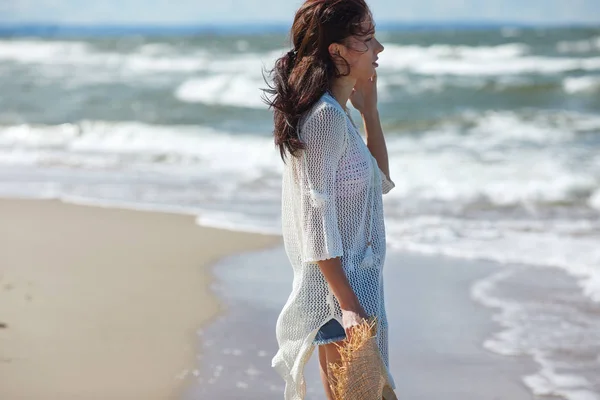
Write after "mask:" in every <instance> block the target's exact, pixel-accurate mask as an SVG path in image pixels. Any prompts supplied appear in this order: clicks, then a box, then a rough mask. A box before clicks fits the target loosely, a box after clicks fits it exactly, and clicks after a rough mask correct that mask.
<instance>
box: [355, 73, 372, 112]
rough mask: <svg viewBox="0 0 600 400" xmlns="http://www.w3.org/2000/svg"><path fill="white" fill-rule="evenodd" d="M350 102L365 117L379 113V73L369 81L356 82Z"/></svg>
mask: <svg viewBox="0 0 600 400" xmlns="http://www.w3.org/2000/svg"><path fill="white" fill-rule="evenodd" d="M350 102H351V103H352V106H353V107H354V108H356V109H357V110H358V111H359V112H360V113H361V114H363V115H364V114H368V113H371V112H375V111H377V72H376V73H375V74H374V75H373V76H372V77H371V78H369V79H361V80H358V81H356V85H354V88H353V89H352V94H351V95H350Z"/></svg>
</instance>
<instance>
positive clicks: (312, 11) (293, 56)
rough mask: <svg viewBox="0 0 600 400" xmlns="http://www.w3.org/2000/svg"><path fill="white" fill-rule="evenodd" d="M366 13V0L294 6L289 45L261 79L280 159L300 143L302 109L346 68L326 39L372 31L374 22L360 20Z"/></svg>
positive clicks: (320, 1)
mask: <svg viewBox="0 0 600 400" xmlns="http://www.w3.org/2000/svg"><path fill="white" fill-rule="evenodd" d="M369 17H371V11H370V9H369V6H368V5H367V4H366V2H365V1H364V0H306V1H305V2H304V4H302V6H301V7H300V9H299V10H298V11H297V12H296V15H295V17H294V23H293V25H292V29H291V32H290V35H291V42H292V46H293V49H292V50H290V51H289V52H288V53H286V54H285V55H284V56H282V57H281V58H279V59H277V61H276V62H275V67H274V68H273V69H272V70H271V71H269V75H270V76H271V79H272V83H269V82H268V81H267V80H266V79H265V81H267V85H268V87H269V88H268V89H263V91H264V94H263V100H264V101H265V103H267V104H268V105H269V108H272V109H273V114H274V115H273V119H274V122H275V129H274V131H273V135H274V138H275V145H276V146H278V147H279V151H280V153H281V158H282V159H283V160H284V162H285V158H286V153H289V154H291V155H292V156H297V155H298V152H299V151H300V150H302V149H303V148H304V144H303V143H302V141H301V140H300V138H299V137H298V123H299V121H300V117H301V116H302V114H303V113H304V112H306V111H308V110H309V109H310V108H311V107H312V106H313V105H314V104H315V103H316V102H317V100H319V98H320V97H321V96H322V95H323V94H324V93H325V92H326V91H328V90H330V89H331V83H332V81H333V79H334V78H336V77H340V76H347V75H348V74H349V73H350V65H349V64H348V62H347V61H346V60H344V59H343V57H341V56H340V55H339V54H334V55H331V54H330V52H329V45H330V44H332V43H340V44H345V45H347V43H346V39H348V38H349V37H350V36H352V35H356V36H363V35H367V34H370V33H373V26H371V27H370V28H369V29H368V30H367V31H365V28H364V25H363V22H364V21H365V20H366V18H369ZM334 57H335V58H337V59H338V61H339V64H340V65H342V66H344V68H343V71H340V70H339V69H338V67H337V64H336V62H335V60H334Z"/></svg>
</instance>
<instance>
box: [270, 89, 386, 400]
mask: <svg viewBox="0 0 600 400" xmlns="http://www.w3.org/2000/svg"><path fill="white" fill-rule="evenodd" d="M299 135H300V139H301V140H302V141H303V142H304V143H305V145H306V148H305V149H304V150H302V151H301V153H300V155H299V156H298V157H288V159H287V162H286V164H285V167H284V173H283V186H282V232H283V240H284V246H285V250H286V253H287V256H288V258H289V260H290V263H291V265H292V268H293V272H294V278H293V284H292V292H291V294H290V296H289V298H288V300H287V302H286V304H285V305H284V307H283V309H282V311H281V313H280V315H279V318H278V320H277V325H276V336H277V341H278V344H279V350H278V351H277V354H275V356H274V357H273V360H272V365H273V367H274V368H275V370H276V371H277V372H278V373H279V374H280V375H281V376H282V378H283V379H284V380H285V383H286V386H285V399H286V400H302V399H304V397H305V394H306V385H305V381H304V366H305V364H306V362H307V361H308V359H309V358H310V356H311V354H312V351H313V350H314V345H313V340H314V338H315V336H316V334H317V331H318V330H319V328H320V327H321V326H322V325H323V324H325V323H326V322H327V321H329V320H330V319H332V318H335V319H336V320H337V321H338V322H340V324H341V323H342V313H341V309H340V306H339V304H338V302H337V300H336V298H335V296H334V295H333V293H332V292H331V290H330V289H329V285H328V284H327V281H326V280H325V278H324V277H323V274H322V273H321V270H320V269H319V266H318V265H317V263H316V262H317V261H321V260H327V259H330V258H336V257H340V259H341V263H342V267H343V269H344V272H345V273H346V276H347V277H348V280H349V282H350V285H351V286H352V289H353V290H354V292H355V293H356V295H357V297H358V299H359V301H360V304H361V305H362V306H363V308H364V309H365V311H366V313H367V314H368V315H369V316H373V317H376V318H377V323H378V326H377V344H378V347H379V351H380V352H381V357H382V360H383V361H384V363H385V365H386V372H387V374H388V381H389V382H390V383H391V385H392V387H394V386H393V385H394V384H393V379H392V377H391V375H390V374H389V362H388V337H387V332H388V326H387V318H386V313H385V306H384V293H383V278H382V268H383V264H384V261H385V253H386V248H385V246H386V243H385V227H384V221H383V202H382V194H384V193H387V192H389V191H390V190H391V189H392V188H393V187H394V184H393V182H391V181H389V180H388V179H387V178H386V176H385V174H384V173H383V172H382V171H381V170H380V169H379V167H378V166H377V161H376V160H375V158H374V157H373V156H372V155H371V152H370V151H369V149H368V148H367V146H366V145H365V142H364V140H363V138H362V136H361V135H360V133H359V132H358V130H357V129H356V127H355V126H354V125H353V124H352V122H351V120H350V118H349V116H347V115H346V113H345V112H344V109H343V108H342V107H341V106H340V104H339V103H338V102H337V101H336V100H335V98H333V97H332V96H331V95H330V94H328V93H325V94H324V95H323V96H322V97H321V99H320V100H319V101H317V103H316V104H315V105H314V106H313V107H312V108H311V110H309V111H308V112H307V113H305V114H304V115H303V116H302V118H301V120H300V124H299Z"/></svg>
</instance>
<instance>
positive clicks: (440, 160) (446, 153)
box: [0, 25, 600, 398]
mask: <svg viewBox="0 0 600 400" xmlns="http://www.w3.org/2000/svg"><path fill="white" fill-rule="evenodd" d="M0 33H1V34H2V36H0V195H1V196H5V197H28V198H58V199H62V200H64V201H67V202H73V203H85V204H99V205H106V206H117V207H130V208H138V209H151V210H168V211H178V212H183V213H191V214H193V215H196V216H197V222H198V224H199V225H203V226H213V227H222V228H228V229H234V230H243V231H251V232H262V233H278V232H280V224H281V219H280V196H281V172H282V167H283V165H282V162H281V159H280V158H279V154H278V151H277V150H276V149H275V148H274V145H273V140H272V114H271V112H270V111H269V110H268V109H267V107H266V106H265V105H264V103H263V102H262V101H261V94H262V93H261V91H260V89H261V88H265V87H266V84H265V82H264V80H263V73H265V71H266V70H269V69H270V68H272V66H273V63H274V61H275V60H276V59H277V58H278V57H279V56H281V55H282V54H283V53H285V52H287V51H288V50H289V48H290V47H289V37H288V35H287V33H286V32H285V30H281V29H279V28H277V29H276V28H273V27H271V28H269V29H263V30H261V29H256V28H255V29H250V30H246V31H244V30H243V29H241V30H240V29H234V30H226V31H219V30H211V29H204V30H193V29H188V30H185V29H184V30H166V31H161V30H160V29H158V30H141V31H136V30H135V29H126V30H119V29H116V28H111V29H108V28H107V30H104V31H102V30H99V31H93V32H92V31H89V30H86V29H79V30H78V29H67V30H65V29H62V30H61V29H57V28H48V27H46V28H44V27H37V28H35V27H25V28H23V27H21V28H16V27H11V28H4V29H0ZM378 38H379V40H380V41H381V42H382V43H383V45H384V46H385V50H384V51H383V53H381V55H380V61H379V65H380V67H379V69H378V74H379V98H380V114H381V117H382V123H383V128H384V132H385V134H386V138H387V146H388V151H389V157H390V170H391V177H392V179H393V180H394V181H395V183H396V188H395V189H394V190H393V191H392V192H391V193H390V194H389V195H386V196H385V212H386V229H387V237H388V243H389V246H390V248H391V249H392V250H397V251H411V252H417V253H422V254H436V255H445V256H451V257H458V258H464V259H484V260H491V261H496V262H500V263H505V264H513V265H514V264H516V265H523V266H529V267H533V268H542V269H544V268H547V269H554V270H556V269H558V270H561V271H564V272H566V273H568V274H570V275H571V276H573V277H575V278H576V279H577V282H578V290H579V295H581V296H583V297H584V298H585V299H587V300H586V301H589V302H590V304H598V303H600V27H527V26H510V25H507V26H487V27H486V26H470V27H451V26H445V27H436V28H432V27H429V28H427V27H421V28H417V27H405V28H404V29H393V27H388V29H382V30H380V31H379V32H378ZM356 118H359V117H358V115H356ZM505 278H507V277H505ZM479 289H481V288H479ZM478 293H479V296H480V297H482V296H483V295H482V293H481V291H480V292H478ZM488 300H489V299H488ZM482 301H484V302H485V300H482ZM488 302H489V301H488ZM591 327H592V326H591V325H590V329H591ZM528 329H535V326H530V327H529V328H528ZM594 329H596V328H594ZM583 337H585V338H588V339H589V340H592V341H593V342H591V343H589V344H590V346H592V345H593V346H597V345H598V343H597V342H596V341H597V340H598V338H597V336H593V335H592V336H590V335H588V336H586V335H583ZM582 340H583V339H582ZM507 341H509V340H508V339H507ZM593 346H592V347H589V349H591V348H594V349H595V348H596V347H593ZM489 347H490V349H491V350H492V351H494V349H495V350H496V351H497V352H499V353H502V352H503V351H504V352H506V351H508V350H506V348H503V349H504V350H502V349H499V348H498V346H496V347H494V346H492V345H490V346H489ZM598 357H599V358H598V359H597V360H596V362H597V363H599V364H600V355H598ZM565 368H566V367H565ZM590 379H591V378H590ZM590 382H591V383H590V387H591V388H592V389H594V388H595V389H596V390H598V393H600V380H598V379H597V377H596V381H593V379H592V380H591V381H590ZM573 398H575V397H573ZM590 398H591V397H590Z"/></svg>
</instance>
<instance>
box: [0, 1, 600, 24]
mask: <svg viewBox="0 0 600 400" xmlns="http://www.w3.org/2000/svg"><path fill="white" fill-rule="evenodd" d="M367 1H368V3H369V5H370V6H371V9H372V10H373V14H374V16H375V19H376V21H386V22H389V21H400V22H418V21H456V20H469V21H476V22H482V21H503V22H504V21H510V22H525V23H552V24H554V23H594V24H600V0H367ZM301 3H302V0H178V1H172V0H88V1H83V0H0V23H27V22H49V23H62V24H94V25H97V24H129V25H135V24H160V25H163V24H165V25H177V24H186V25H190V24H192V25H203V24H238V23H256V22H273V23H290V22H291V20H292V18H293V15H294V12H295V11H296V10H297V9H298V7H299V6H300V4H301Z"/></svg>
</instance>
